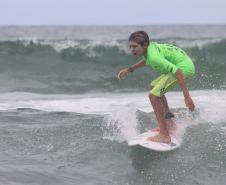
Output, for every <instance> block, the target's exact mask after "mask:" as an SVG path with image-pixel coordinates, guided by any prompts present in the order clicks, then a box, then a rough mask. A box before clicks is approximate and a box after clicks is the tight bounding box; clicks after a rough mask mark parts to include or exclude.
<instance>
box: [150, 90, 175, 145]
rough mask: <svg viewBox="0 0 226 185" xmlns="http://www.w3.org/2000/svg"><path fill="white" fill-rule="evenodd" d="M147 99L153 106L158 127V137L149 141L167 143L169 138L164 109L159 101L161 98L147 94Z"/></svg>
mask: <svg viewBox="0 0 226 185" xmlns="http://www.w3.org/2000/svg"><path fill="white" fill-rule="evenodd" d="M149 98H150V101H151V104H152V106H153V109H154V112H155V115H156V118H157V121H158V125H159V128H160V132H159V134H158V135H156V136H154V137H151V138H149V139H150V140H151V141H155V142H162V143H169V142H170V141H171V139H170V136H169V130H168V128H167V122H166V119H165V117H164V115H165V110H164V109H165V108H164V105H163V103H162V101H161V98H160V97H158V96H155V95H153V94H149Z"/></svg>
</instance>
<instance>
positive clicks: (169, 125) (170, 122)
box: [160, 95, 175, 129]
mask: <svg viewBox="0 0 226 185" xmlns="http://www.w3.org/2000/svg"><path fill="white" fill-rule="evenodd" d="M160 99H161V101H162V104H163V107H164V118H165V119H166V122H167V128H168V129H173V128H174V127H175V122H174V121H173V120H172V119H171V118H172V117H173V114H172V113H171V112H170V110H169V106H168V102H167V99H166V97H165V95H163V96H161V97H160ZM167 114H168V116H167ZM167 117H168V118H167Z"/></svg>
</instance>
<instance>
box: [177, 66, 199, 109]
mask: <svg viewBox="0 0 226 185" xmlns="http://www.w3.org/2000/svg"><path fill="white" fill-rule="evenodd" d="M176 78H177V80H178V83H179V85H180V88H181V90H182V91H183V94H184V99H185V100H184V101H185V104H186V106H187V107H188V109H189V110H190V111H193V110H194V109H195V105H194V103H193V100H192V99H191V96H190V94H189V91H188V87H187V84H186V80H185V76H184V74H183V72H182V71H181V70H180V69H177V71H176Z"/></svg>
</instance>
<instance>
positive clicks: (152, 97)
mask: <svg viewBox="0 0 226 185" xmlns="http://www.w3.org/2000/svg"><path fill="white" fill-rule="evenodd" d="M148 96H149V99H150V100H151V101H152V100H154V99H156V98H158V96H155V95H154V94H152V93H149V94H148Z"/></svg>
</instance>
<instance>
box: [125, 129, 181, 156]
mask: <svg viewBox="0 0 226 185" xmlns="http://www.w3.org/2000/svg"><path fill="white" fill-rule="evenodd" d="M158 133H159V129H157V128H154V129H152V130H149V131H147V132H144V133H142V134H140V135H138V136H136V137H135V138H133V139H131V140H129V141H128V145H129V146H134V145H140V146H142V147H145V148H147V149H150V150H155V151H161V152H166V151H171V150H175V149H177V148H179V147H180V146H181V142H182V139H181V138H180V136H179V135H178V136H177V134H176V131H174V133H173V134H170V137H171V142H170V143H169V144H168V143H160V142H153V141H150V140H147V139H148V138H149V137H151V136H155V135H157V134H158Z"/></svg>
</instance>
